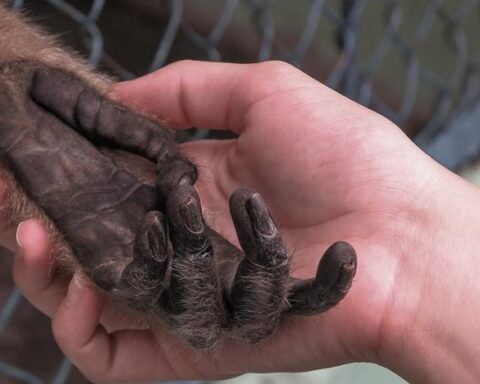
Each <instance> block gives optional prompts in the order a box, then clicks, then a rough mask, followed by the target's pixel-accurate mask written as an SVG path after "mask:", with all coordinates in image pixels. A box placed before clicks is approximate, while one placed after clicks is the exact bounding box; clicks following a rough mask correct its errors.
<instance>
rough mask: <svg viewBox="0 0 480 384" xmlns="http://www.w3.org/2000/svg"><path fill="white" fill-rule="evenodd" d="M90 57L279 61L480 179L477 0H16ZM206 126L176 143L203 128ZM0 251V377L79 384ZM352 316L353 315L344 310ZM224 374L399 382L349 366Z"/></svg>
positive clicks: (123, 70)
mask: <svg viewBox="0 0 480 384" xmlns="http://www.w3.org/2000/svg"><path fill="white" fill-rule="evenodd" d="M7 3H8V4H9V6H10V7H11V8H12V9H14V10H15V11H21V12H24V13H26V14H27V15H29V16H30V17H31V18H32V19H33V20H34V21H35V22H37V23H39V24H41V25H43V26H44V27H45V29H46V30H48V31H49V32H52V33H54V34H56V35H57V36H59V38H60V40H61V41H63V43H64V44H65V45H66V46H68V47H71V48H72V49H74V50H76V51H78V52H80V53H81V54H83V55H84V56H85V57H86V58H87V59H88V60H89V62H90V63H91V64H92V65H95V66H97V67H98V68H99V69H100V70H102V71H105V72H107V73H109V74H111V75H113V76H115V77H117V78H118V79H131V78H134V77H137V76H140V75H143V74H146V73H148V72H151V71H153V70H155V69H158V68H160V67H162V66H164V65H166V64H168V63H170V62H173V61H176V60H181V59H201V60H212V61H229V62H239V63H246V62H256V61H264V60H270V59H277V60H284V61H287V62H290V63H292V64H293V65H295V66H298V67H299V68H301V69H302V70H303V71H305V72H306V73H308V74H310V75H311V76H313V77H314V78H316V79H318V80H320V81H322V82H324V83H326V84H327V85H329V86H330V87H332V88H334V89H336V90H338V91H339V92H341V93H343V94H345V95H346V96H348V97H350V98H352V99H354V100H356V101H358V102H359V103H361V104H363V105H365V106H367V107H369V108H372V109H374V110H376V111H378V112H379V113H381V114H383V115H385V116H387V117H388V118H389V119H391V120H392V121H394V122H395V123H397V124H398V125H399V126H400V127H401V128H402V129H403V130H404V131H405V133H406V134H407V135H409V136H410V137H411V138H412V139H413V140H414V141H415V142H416V143H417V144H418V145H419V146H420V147H421V148H422V149H423V150H425V151H426V152H427V153H428V154H430V155H431V156H432V157H434V158H435V159H436V160H438V161H439V162H440V163H442V164H444V165H445V166H446V167H448V168H450V169H452V170H454V171H456V172H458V173H460V174H462V175H463V176H464V177H466V178H468V179H470V180H471V181H473V182H475V183H477V184H479V185H480V166H479V164H478V159H479V158H480V127H479V126H478V125H479V124H478V122H479V121H480V97H479V95H480V39H479V36H480V4H479V1H478V0H463V1H462V0H443V1H442V0H370V1H367V0H329V1H326V0H324V1H321V0H318V1H316V0H295V1H291V0H69V1H67V0H15V1H7ZM210 136H211V133H210V132H209V130H208V127H201V129H192V130H190V131H188V132H187V133H184V134H182V136H181V137H179V139H180V140H196V139H202V138H207V137H210ZM11 264H12V263H11V255H8V254H7V252H6V251H1V254H0V383H1V384H13V383H32V384H41V383H42V384H43V383H53V384H63V383H73V384H77V383H78V384H80V383H83V384H84V383H87V382H88V381H87V380H85V379H84V378H83V377H82V375H81V374H80V373H79V372H78V371H76V370H75V369H74V368H73V367H72V366H71V364H70V363H69V361H68V360H67V359H65V358H64V357H63V356H62V354H61V352H60V351H59V350H58V348H57V347H56V346H55V343H54V341H53V339H52V336H51V332H50V324H49V321H48V319H46V318H45V317H44V316H43V315H41V314H40V313H38V312H37V311H36V310H35V309H34V308H33V307H32V306H31V305H30V304H28V303H27V302H26V301H25V300H24V299H22V297H21V295H20V293H19V292H18V291H17V290H16V289H15V287H14V284H13V281H12V279H11ZM352 321H354V319H352ZM227 382H228V383H232V384H233V383H234V384H240V383H245V384H250V383H269V384H277V383H291V382H298V383H336V384H343V383H359V384H360V383H369V384H374V383H387V384H394V383H404V381H403V380H401V379H400V378H398V377H397V376H395V375H394V374H393V373H391V372H389V371H388V370H386V369H383V368H380V367H377V366H375V365H371V364H351V365H347V366H343V367H338V368H334V369H326V370H321V371H317V372H310V373H305V374H274V375H245V376H242V377H240V378H237V379H233V380H229V381H227Z"/></svg>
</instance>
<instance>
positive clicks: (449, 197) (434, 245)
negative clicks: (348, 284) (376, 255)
mask: <svg viewBox="0 0 480 384" xmlns="http://www.w3.org/2000/svg"><path fill="white" fill-rule="evenodd" d="M440 174H441V176H440V177H439V178H438V180H439V181H438V185H436V186H435V188H431V191H432V194H433V195H432V196H429V199H430V201H429V202H428V203H426V202H423V204H426V205H425V207H426V208H425V209H424V210H423V217H421V218H420V219H419V222H418V223H417V224H415V225H414V226H416V228H415V229H413V230H411V231H410V232H411V233H416V235H414V236H413V237H414V240H413V241H412V242H411V244H410V246H409V247H408V248H406V249H405V250H404V252H406V253H405V254H403V256H402V258H401V263H400V265H399V270H398V271H397V273H396V281H395V291H394V293H393V294H392V298H391V302H390V308H389V309H388V311H386V316H385V317H384V321H383V324H382V327H383V330H382V331H381V332H380V334H381V336H380V338H379V339H381V344H382V347H381V348H380V349H379V350H378V353H379V359H380V363H381V364H382V365H385V366H387V367H388V368H390V369H392V370H393V371H395V372H397V373H398V374H400V375H401V376H402V377H404V378H406V379H407V380H409V381H410V382H421V383H450V382H465V383H470V382H479V381H480V348H479V347H478V346H479V345H480V333H479V332H477V331H476V329H478V327H477V324H476V323H477V322H478V320H479V319H480V309H479V308H480V279H478V272H477V271H479V270H480V257H478V255H480V236H479V230H480V191H479V190H478V189H477V188H476V187H474V186H473V185H471V184H469V183H467V182H465V181H463V180H461V179H459V178H458V177H457V176H455V175H453V174H450V173H449V172H448V173H447V172H446V171H444V170H442V171H440ZM407 249H408V251H407ZM407 252H408V253H407Z"/></svg>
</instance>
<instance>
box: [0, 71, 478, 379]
mask: <svg viewBox="0 0 480 384" xmlns="http://www.w3.org/2000/svg"><path fill="white" fill-rule="evenodd" d="M113 94H114V96H115V97H117V98H119V99H121V100H123V101H125V102H128V103H134V104H136V105H138V106H141V108H142V109H144V110H145V111H147V112H149V113H152V114H155V115H157V116H159V117H161V118H163V119H166V120H168V121H169V122H170V123H171V124H172V125H173V126H175V127H176V128H178V129H184V128H188V127H191V126H197V127H205V128H213V129H228V130H231V131H234V132H236V133H238V134H239V138H238V139H237V140H228V141H211V140H206V141H199V142H194V143H188V144H185V145H184V146H183V150H184V151H185V152H186V153H187V154H188V155H189V156H190V157H191V158H192V159H193V160H194V161H195V162H196V163H197V164H198V165H199V167H200V179H199V181H198V184H197V187H198V190H199V192H200V195H201V199H202V202H203V206H204V211H205V217H206V220H207V221H208V222H209V223H210V224H211V226H212V227H213V228H215V229H217V230H219V232H220V233H222V234H223V235H224V236H225V237H227V238H228V239H230V240H231V241H233V242H235V243H236V239H235V237H234V236H235V235H234V234H235V232H234V230H233V225H232V223H231V220H230V217H229V213H228V200H227V199H228V197H229V196H230V194H231V193H232V192H233V191H234V190H235V189H236V188H237V187H238V186H240V185H245V186H250V187H253V188H255V189H256V190H258V191H259V192H260V193H261V194H262V195H263V197H264V199H265V201H266V202H267V204H268V205H269V206H270V207H271V209H272V212H273V214H274V216H275V218H276V220H277V222H278V223H279V225H280V227H281V231H282V234H283V235H284V237H285V240H286V242H287V245H288V247H289V249H290V250H292V252H293V265H294V266H295V272H294V274H296V275H297V276H300V277H304V278H305V277H311V276H313V275H314V274H315V270H316V267H317V264H318V259H319V257H320V256H321V255H322V254H323V251H324V250H325V249H326V248H327V247H328V246H329V245H330V244H331V243H333V242H334V241H337V240H344V241H348V242H350V243H351V244H352V245H353V246H354V247H355V249H356V251H357V256H358V270H357V274H356V277H355V279H354V282H353V286H352V288H351V291H350V292H349V294H348V295H347V297H346V299H345V300H344V301H343V302H341V303H340V304H339V305H338V306H337V307H335V308H334V309H332V310H330V311H329V312H327V313H325V314H322V315H320V316H314V317H290V318H289V319H288V320H287V321H285V322H284V324H283V326H282V328H281V329H280V330H279V331H278V332H277V333H276V334H275V335H274V336H273V337H272V338H270V339H269V340H267V341H266V342H263V343H261V344H259V345H254V346H251V345H247V344H240V343H235V342H226V343H225V344H224V345H223V346H221V347H220V349H219V350H218V351H216V353H213V354H212V353H209V354H207V353H203V354H202V353H199V352H192V351H190V350H189V349H188V348H186V347H185V346H184V345H182V344H181V343H180V342H179V341H178V340H176V339H175V338H174V337H173V336H172V335H171V334H169V333H168V331H167V330H165V329H150V330H138V329H134V328H131V329H125V327H124V325H123V324H119V323H116V321H117V320H116V318H112V317H111V316H107V315H105V314H106V313H109V311H110V308H109V306H108V304H106V302H105V299H104V298H103V297H102V295H101V294H100V293H99V292H98V291H96V290H95V289H93V288H91V287H89V286H88V285H85V284H79V283H78V281H77V280H76V279H73V280H72V281H71V282H70V284H69V285H68V283H69V282H68V281H65V280H64V279H62V278H60V277H58V276H55V277H53V278H50V275H49V265H50V259H49V257H50V256H49V244H48V241H47V235H46V233H45V231H44V229H43V228H42V227H41V226H40V225H39V224H38V223H37V222H36V221H34V220H29V221H26V222H24V223H22V224H21V225H20V227H19V229H18V231H17V243H18V245H15V238H14V236H15V235H14V232H13V231H5V232H4V234H3V244H5V245H7V246H9V247H10V248H11V249H13V250H15V249H16V251H17V252H16V256H15V263H14V277H15V281H16V283H17V285H18V286H19V288H20V289H21V291H22V292H23V293H24V294H25V296H26V297H27V298H28V299H29V300H30V301H31V302H32V303H33V304H34V305H35V306H36V307H37V308H39V309H40V310H41V311H42V312H44V313H45V314H47V315H48V316H50V317H51V318H52V328H53V334H54V336H55V338H56V340H57V342H58V344H59V346H60V347H61V349H62V350H63V351H64V353H65V354H66V355H67V356H68V357H69V358H70V359H71V360H72V361H73V362H74V364H75V365H76V366H77V367H78V368H79V369H80V370H81V371H82V372H83V373H84V374H85V375H86V376H87V377H88V378H89V379H91V380H92V381H94V382H98V383H132V382H135V383H141V382H152V381H154V380H173V379H221V378H227V377H233V376H236V375H240V374H242V373H246V372H274V371H306V370H312V369H317V368H323V367H329V366H335V365H340V364H344V363H348V362H356V361H370V362H375V363H378V364H381V365H383V366H386V367H388V368H390V369H391V370H393V371H394V372H396V373H398V374H399V375H401V376H402V377H404V378H405V379H406V380H408V381H410V382H412V383H452V382H459V383H478V382H480V332H479V331H478V325H477V322H478V319H479V318H480V279H478V271H479V270H480V257H478V255H479V252H480V235H479V233H480V232H479V231H480V191H479V189H477V188H476V187H475V186H473V185H471V184H469V183H467V182H465V181H463V180H462V179H460V178H459V177H457V176H456V175H454V174H453V173H451V172H449V171H448V170H446V169H444V168H442V167H441V166H440V165H438V164H437V163H436V162H435V161H433V160H432V159H431V158H429V157H428V156H427V155H425V154H424V153H423V152H422V151H421V150H419V149H418V148H417V147H416V146H415V145H414V144H413V143H412V142H411V141H410V140H409V139H408V138H407V137H406V136H405V135H404V134H403V133H402V132H401V130H400V129H399V128H398V127H396V126H395V125H394V124H393V123H392V122H390V121H388V120H387V119H385V118H383V117H381V116H379V115H378V114H376V113H374V112H372V111H370V110H368V109H366V108H364V107H362V106H360V105H358V104H356V103H355V102H353V101H351V100H349V99H346V98H345V97H343V96H341V95H339V94H338V93H336V92H334V91H332V90H331V89H329V88H327V87H326V86H324V85H322V84H320V83H318V82H317V81H315V80H314V79H312V78H310V77H308V76H307V75H305V74H303V73H302V72H300V71H299V70H297V69H295V68H293V67H291V66H289V65H287V64H284V63H278V62H267V63H262V64H251V65H236V64H235V65H234V64H218V63H201V62H179V63H176V64H173V65H170V66H168V67H165V68H163V69H161V70H159V71H157V72H155V73H153V74H151V75H148V76H145V77H143V78H140V79H137V80H134V81H130V82H126V83H122V84H119V85H117V86H116V87H115V89H114V90H113ZM67 285H68V293H66V291H67ZM118 321H121V319H120V317H119V320H118ZM119 328H120V329H121V330H117V331H112V330H114V329H119ZM107 329H108V330H109V332H107Z"/></svg>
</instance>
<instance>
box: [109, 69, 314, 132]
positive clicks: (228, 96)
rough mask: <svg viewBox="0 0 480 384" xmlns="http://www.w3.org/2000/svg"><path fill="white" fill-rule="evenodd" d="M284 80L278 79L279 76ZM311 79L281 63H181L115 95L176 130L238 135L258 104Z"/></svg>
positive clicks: (123, 87) (118, 87) (133, 82)
mask: <svg viewBox="0 0 480 384" xmlns="http://www.w3.org/2000/svg"><path fill="white" fill-rule="evenodd" d="M279 77H280V78H281V79H282V81H277V80H278V78H279ZM306 82H308V83H309V84H310V85H311V83H312V82H313V83H316V82H315V81H314V80H313V79H311V78H310V77H308V76H307V75H305V74H304V73H302V72H300V71H298V70H297V69H295V68H294V67H293V66H291V65H289V64H286V63H282V62H266V63H260V64H229V63H208V62H201V61H180V62H176V63H173V64H171V65H168V66H166V67H165V68H162V69H160V70H158V71H156V72H153V73H151V74H149V75H147V76H144V77H141V78H139V79H136V80H131V81H127V82H124V83H120V84H117V85H116V86H115V88H114V90H113V95H114V97H116V98H118V99H120V100H124V101H126V102H129V103H133V104H136V105H138V106H139V107H140V108H142V109H143V110H145V111H146V112H148V113H151V114H154V115H157V116H158V117H160V118H162V119H164V120H167V121H168V122H169V123H170V124H172V125H173V126H174V127H177V128H189V127H192V126H196V127H200V128H211V129H228V130H232V131H234V132H237V133H240V132H241V131H242V128H243V127H244V126H245V124H244V122H245V118H246V115H247V111H248V109H249V108H250V107H251V106H252V105H254V104H255V102H257V101H259V100H262V99H263V98H265V97H267V96H268V95H271V94H273V93H275V92H281V91H282V90H284V89H286V88H291V87H298V86H300V85H302V84H304V83H306Z"/></svg>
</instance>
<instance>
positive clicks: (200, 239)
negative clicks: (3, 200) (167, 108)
mask: <svg viewBox="0 0 480 384" xmlns="http://www.w3.org/2000/svg"><path fill="white" fill-rule="evenodd" d="M0 150H1V151H2V153H3V154H4V156H3V163H4V164H6V166H8V169H9V171H10V172H11V173H12V174H13V175H14V177H15V179H16V181H17V182H18V184H19V185H20V186H21V187H22V190H23V191H24V193H25V194H26V195H27V196H28V197H29V199H30V200H31V201H33V203H34V204H35V205H36V206H37V207H39V208H40V209H41V211H42V212H43V213H44V214H45V216H46V217H47V218H48V220H50V221H52V222H53V224H54V225H55V227H56V229H57V231H58V232H59V233H60V234H61V236H62V237H63V239H64V240H65V241H66V243H67V244H68V246H69V248H70V249H71V251H72V257H73V259H74V261H72V264H75V265H79V266H80V267H79V268H80V269H81V270H82V272H83V273H84V274H86V275H87V276H88V277H89V278H90V279H91V280H92V281H93V282H94V283H95V284H96V285H97V286H99V287H100V288H101V289H103V290H104V291H105V292H108V293H109V294H110V295H112V296H114V297H115V298H117V299H119V300H122V301H123V302H125V303H127V304H128V305H129V306H130V307H132V308H133V309H135V310H137V311H140V312H143V313H148V314H154V315H156V316H158V317H159V318H162V319H165V320H166V321H167V322H168V323H169V324H170V325H171V327H172V328H173V330H174V331H175V332H177V333H178V334H179V335H180V336H181V337H182V338H183V339H184V340H186V341H187V342H188V343H189V344H191V345H192V346H194V347H196V348H210V347H212V346H213V345H215V344H216V343H217V342H218V341H219V340H221V339H222V338H223V337H224V336H226V337H229V336H231V337H236V338H239V339H242V340H246V341H248V342H252V343H253V342H257V341H260V340H261V339H263V338H265V337H267V336H268V335H270V334H271V333H273V332H274V331H275V330H276V329H277V327H278V324H279V323H280V321H281V319H282V317H283V316H284V315H288V314H295V315H310V314H317V313H321V312H323V311H326V310H328V309H329V308H331V307H332V306H334V305H336V304H337V303H338V302H339V301H340V300H341V299H342V298H343V297H344V296H345V295H346V293H347V292H348V290H349V288H350V285H351V283H352V279H353V276H354V274H355V270H356V256H355V252H354V250H353V248H352V247H351V246H350V245H349V244H347V243H344V242H338V243H335V244H333V245H332V246H331V247H330V248H329V249H328V250H327V251H326V252H325V254H324V256H323V258H322V259H321V261H320V264H319V266H318V271H317V274H316V276H315V277H314V278H312V279H309V280H298V279H294V278H292V277H290V275H289V259H288V253H287V250H286V248H285V244H284V243H283V241H282V238H281V236H280V233H279V230H278V228H277V226H276V224H275V222H274V220H273V218H272V216H271V213H270V211H269V209H268V208H267V206H266V205H265V203H264V201H263V200H262V198H261V197H260V195H259V194H258V193H256V192H255V191H253V190H251V189H247V188H240V189H238V190H237V191H236V192H234V194H233V195H232V196H231V198H230V212H231V216H232V219H233V222H234V225H235V229H236V232H237V236H238V240H239V243H240V245H241V247H242V249H243V251H241V250H240V249H238V248H236V247H235V246H233V245H232V244H230V243H229V242H228V241H227V240H225V239H224V238H223V237H221V236H220V235H219V234H217V233H216V232H215V231H214V230H212V229H211V228H210V227H208V225H207V224H206V223H205V221H204V219H203V217H202V213H201V212H202V211H201V205H200V199H199V197H198V195H197V192H196V190H195V189H194V187H193V185H194V183H195V181H196V178H197V171H196V168H195V166H194V165H193V164H192V163H191V162H190V161H188V159H186V158H185V157H184V156H183V155H182V154H181V152H180V151H179V150H178V147H177V145H176V143H175V141H174V135H173V133H172V132H171V131H170V130H169V129H168V128H166V127H164V126H162V125H161V124H160V123H159V122H157V121H154V120H152V119H150V118H148V117H145V116H143V115H141V114H139V113H136V112H134V111H132V110H131V109H129V108H127V107H125V106H123V105H120V104H118V103H115V102H113V101H112V100H110V99H109V98H108V97H106V96H105V95H104V94H102V93H101V92H99V91H98V90H96V89H95V88H94V87H93V86H92V85H91V84H89V82H88V81H85V80H84V79H81V78H80V77H78V76H77V75H75V74H73V73H69V72H65V71H62V70H58V69H53V68H50V67H47V66H45V65H42V64H40V63H38V62H31V61H16V62H7V63H0ZM147 171H149V172H147Z"/></svg>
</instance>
